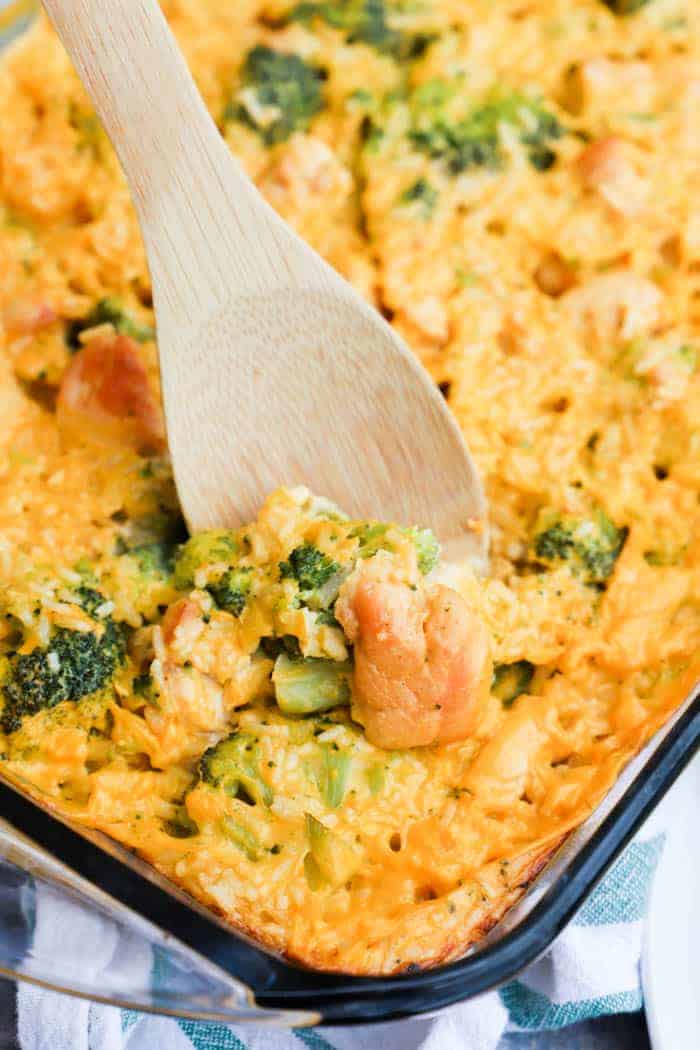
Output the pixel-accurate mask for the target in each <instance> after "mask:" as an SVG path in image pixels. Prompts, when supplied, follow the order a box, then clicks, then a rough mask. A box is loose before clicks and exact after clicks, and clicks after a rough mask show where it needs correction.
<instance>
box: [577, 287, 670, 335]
mask: <svg viewBox="0 0 700 1050" xmlns="http://www.w3.org/2000/svg"><path fill="white" fill-rule="evenodd" d="M661 301H662V294H661V292H660V290H659V289H658V288H657V286H656V285H655V284H653V283H652V281H649V280H647V279H646V278H645V277H640V276H638V274H636V273H632V272H631V271H630V270H618V271H617V272H615V273H605V274H599V275H598V276H597V277H591V279H590V280H588V281H586V283H585V284H582V285H579V286H578V287H577V288H572V289H571V291H569V292H567V293H566V294H565V295H563V296H562V298H561V305H562V308H563V309H564V310H565V312H566V314H567V315H568V317H569V320H570V321H571V322H572V323H573V324H574V325H575V326H576V327H577V328H579V329H581V330H582V332H583V334H584V337H585V338H586V339H587V340H588V341H589V342H593V343H596V344H598V345H600V344H603V345H605V344H609V343H618V342H625V341H626V340H629V339H634V338H635V337H636V336H639V335H646V334H647V333H648V332H649V331H651V329H652V328H653V327H654V326H655V325H656V324H657V322H658V320H659V314H660V311H661Z"/></svg>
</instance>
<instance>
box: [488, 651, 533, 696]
mask: <svg viewBox="0 0 700 1050" xmlns="http://www.w3.org/2000/svg"><path fill="white" fill-rule="evenodd" d="M534 673H535V668H534V665H533V664H531V663H530V661H529V660H516V661H515V663H512V664H496V667H495V668H494V671H493V681H492V682H491V692H492V693H493V694H494V696H497V697H498V699H499V700H500V701H501V703H502V704H503V706H504V707H511V706H512V705H513V703H514V702H515V701H516V700H517V698H518V697H519V696H520V695H521V693H526V692H527V690H528V689H529V688H530V683H531V682H532V678H533V675H534Z"/></svg>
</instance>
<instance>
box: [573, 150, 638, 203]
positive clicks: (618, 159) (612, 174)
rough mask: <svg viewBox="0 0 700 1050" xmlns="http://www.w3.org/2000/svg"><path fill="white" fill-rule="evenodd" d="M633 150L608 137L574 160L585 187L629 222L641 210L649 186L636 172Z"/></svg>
mask: <svg viewBox="0 0 700 1050" xmlns="http://www.w3.org/2000/svg"><path fill="white" fill-rule="evenodd" d="M636 160H637V158H636V156H635V149H634V147H633V146H632V145H631V144H630V143H628V142H624V141H623V139H620V138H617V137H616V136H615V135H610V136H608V138H604V139H599V140H598V141H597V142H592V143H591V144H590V146H586V148H585V149H584V150H582V152H581V153H580V154H579V156H578V158H577V160H576V166H577V168H578V172H579V174H580V176H581V179H582V180H583V183H584V185H585V186H586V187H587V188H588V189H590V190H593V191H594V192H596V193H597V194H598V195H599V196H600V197H602V199H603V200H604V201H605V202H606V203H607V204H609V205H610V207H611V208H612V209H613V210H614V211H615V212H617V213H618V214H619V215H622V216H624V217H625V218H631V217H632V216H633V215H637V214H638V213H639V211H640V210H641V208H642V206H643V204H644V200H645V198H646V196H647V193H648V188H649V187H648V183H647V181H646V179H645V178H644V177H643V176H642V175H641V174H640V172H639V171H638V164H637V163H636Z"/></svg>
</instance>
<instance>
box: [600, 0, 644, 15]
mask: <svg viewBox="0 0 700 1050" xmlns="http://www.w3.org/2000/svg"><path fill="white" fill-rule="evenodd" d="M603 3H604V4H605V6H606V7H609V8H610V10H611V11H613V12H614V13H615V14H616V15H623V16H624V15H634V14H636V13H637V11H641V9H642V8H643V7H646V6H647V4H649V3H651V0H603Z"/></svg>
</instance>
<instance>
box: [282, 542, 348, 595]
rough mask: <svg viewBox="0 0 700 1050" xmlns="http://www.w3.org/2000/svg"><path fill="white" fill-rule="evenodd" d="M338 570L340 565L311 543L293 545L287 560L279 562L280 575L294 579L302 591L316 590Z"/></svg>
mask: <svg viewBox="0 0 700 1050" xmlns="http://www.w3.org/2000/svg"><path fill="white" fill-rule="evenodd" d="M338 572H340V565H338V563H337V562H334V561H333V559H332V558H329V557H328V555H326V554H324V553H323V552H322V551H320V550H319V549H318V547H314V545H313V544H312V543H304V544H302V545H301V547H295V548H294V550H293V551H292V553H291V554H290V555H289V558H288V559H287V561H282V562H280V575H281V577H282V578H283V579H286V578H292V579H295V580H296V581H297V583H298V584H299V588H300V590H302V591H314V590H318V589H319V588H320V587H323V585H324V583H328V581H329V580H330V579H331V577H332V576H335V575H336V573H338Z"/></svg>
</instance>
